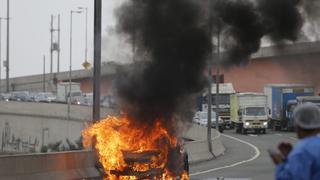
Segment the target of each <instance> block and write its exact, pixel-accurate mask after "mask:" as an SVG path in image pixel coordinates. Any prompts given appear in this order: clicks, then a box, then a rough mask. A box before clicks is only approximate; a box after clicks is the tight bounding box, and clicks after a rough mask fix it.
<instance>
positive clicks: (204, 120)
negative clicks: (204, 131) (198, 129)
mask: <svg viewBox="0 0 320 180" xmlns="http://www.w3.org/2000/svg"><path fill="white" fill-rule="evenodd" d="M193 122H195V123H197V124H199V125H202V126H207V125H208V112H204V111H198V112H196V114H195V115H194V118H193ZM218 123H219V125H218V127H219V131H220V132H223V130H224V126H225V124H224V121H223V120H222V119H221V117H219V120H218ZM211 127H213V128H215V127H216V112H215V111H211Z"/></svg>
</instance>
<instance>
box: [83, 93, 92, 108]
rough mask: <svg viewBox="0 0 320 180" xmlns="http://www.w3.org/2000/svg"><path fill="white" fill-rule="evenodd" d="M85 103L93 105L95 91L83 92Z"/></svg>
mask: <svg viewBox="0 0 320 180" xmlns="http://www.w3.org/2000/svg"><path fill="white" fill-rule="evenodd" d="M83 104H84V105H86V106H92V105H93V93H86V94H83Z"/></svg>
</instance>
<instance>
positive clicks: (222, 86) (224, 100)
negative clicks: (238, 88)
mask: <svg viewBox="0 0 320 180" xmlns="http://www.w3.org/2000/svg"><path fill="white" fill-rule="evenodd" d="M211 86H212V87H211V94H212V101H211V102H212V106H211V107H212V110H213V111H215V112H218V116H219V118H221V119H222V120H223V121H224V126H225V127H226V128H233V126H232V123H231V119H230V96H231V95H233V94H235V90H234V87H233V84H232V83H219V98H218V100H219V109H218V110H217V105H216V97H217V93H216V92H217V91H216V90H217V89H216V84H214V83H213V84H212V85H211ZM207 95H208V94H207V92H206V93H203V94H202V97H201V98H200V99H199V100H198V104H199V105H198V106H200V107H198V110H199V111H207V110H206V109H208V103H207V102H208V101H207Z"/></svg>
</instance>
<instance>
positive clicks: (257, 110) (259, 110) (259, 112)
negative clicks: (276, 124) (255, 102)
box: [246, 107, 266, 116]
mask: <svg viewBox="0 0 320 180" xmlns="http://www.w3.org/2000/svg"><path fill="white" fill-rule="evenodd" d="M246 115H248V116H264V115H266V111H265V108H264V107H248V108H246Z"/></svg>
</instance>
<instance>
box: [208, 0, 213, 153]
mask: <svg viewBox="0 0 320 180" xmlns="http://www.w3.org/2000/svg"><path fill="white" fill-rule="evenodd" d="M211 6H212V0H209V36H210V39H211V37H212V23H213V22H212V10H211ZM212 58H213V55H212V50H211V51H210V55H209V62H208V83H209V86H208V92H207V93H208V94H207V102H208V123H207V128H208V129H207V140H208V149H209V152H210V153H211V154H213V151H212V138H211V135H212V132H211V116H212V114H211V112H212V108H211V105H212V92H211V91H212V89H211V88H212V87H211V85H212V62H211V61H212Z"/></svg>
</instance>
